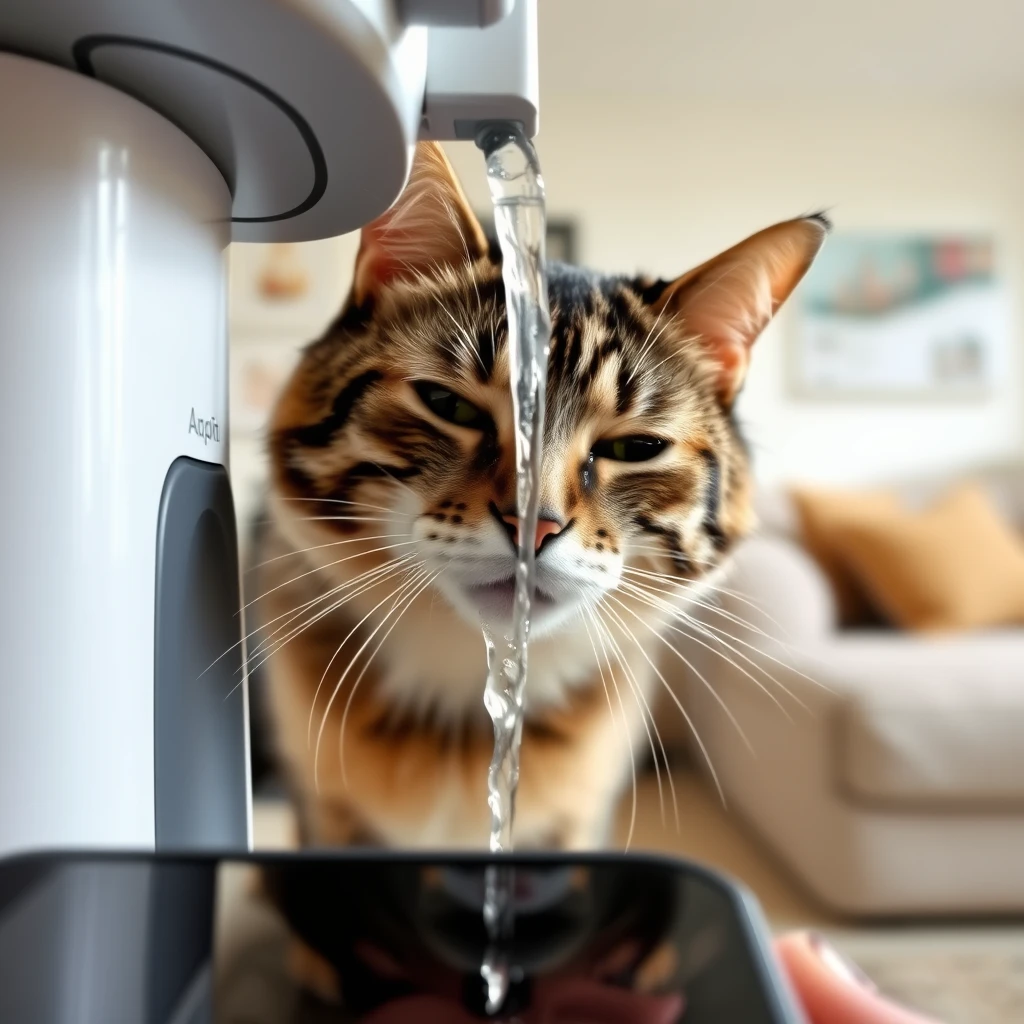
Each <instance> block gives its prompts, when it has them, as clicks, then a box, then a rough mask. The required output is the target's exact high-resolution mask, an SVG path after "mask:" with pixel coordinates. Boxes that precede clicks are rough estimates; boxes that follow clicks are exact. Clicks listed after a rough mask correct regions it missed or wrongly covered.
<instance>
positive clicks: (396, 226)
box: [352, 142, 488, 305]
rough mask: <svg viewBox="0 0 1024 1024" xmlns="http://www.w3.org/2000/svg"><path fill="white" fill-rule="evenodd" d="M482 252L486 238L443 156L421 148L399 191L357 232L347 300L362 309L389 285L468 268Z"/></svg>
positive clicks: (431, 145) (428, 145)
mask: <svg viewBox="0 0 1024 1024" xmlns="http://www.w3.org/2000/svg"><path fill="white" fill-rule="evenodd" d="M487 251H488V245H487V237H486V235H485V234H484V232H483V229H482V228H481V227H480V222H479V221H478V220H477V219H476V216H475V215H474V214H473V211H472V209H471V208H470V205H469V202H468V201H467V199H466V196H465V193H464V192H463V191H462V186H461V185H460V184H459V181H458V178H456V176H455V171H454V170H453V169H452V165H451V164H450V163H449V162H448V157H447V156H445V153H444V150H442V149H441V147H440V146H439V145H438V144H437V143H436V142H421V143H419V144H418V145H417V146H416V156H415V158H414V160H413V165H412V171H411V173H410V175H409V182H408V184H407V185H406V186H405V190H404V191H403V192H402V194H401V195H400V196H399V197H398V199H397V200H396V201H395V204H394V206H392V207H391V209H390V210H388V211H387V212H386V213H384V214H382V215H381V216H380V217H378V218H377V219H376V220H375V221H373V222H372V223H370V224H368V225H367V226H366V227H365V228H363V231H362V235H361V237H360V242H359V254H358V255H357V256H356V271H355V280H354V282H353V294H352V298H353V300H354V301H355V303H356V305H362V303H363V302H364V301H365V300H366V299H368V298H370V297H372V296H373V295H374V294H376V293H377V292H378V291H380V289H381V288H383V287H385V286H387V285H388V284H390V283H391V282H393V281H397V280H402V279H408V278H413V277H418V276H421V275H423V274H426V275H428V276H429V275H431V274H435V273H436V272H437V271H438V269H440V268H446V267H457V266H468V265H469V264H471V263H475V262H476V261H477V260H478V259H481V258H483V257H484V256H486V255H487Z"/></svg>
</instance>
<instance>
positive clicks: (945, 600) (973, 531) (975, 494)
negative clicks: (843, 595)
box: [833, 484, 1024, 631]
mask: <svg viewBox="0 0 1024 1024" xmlns="http://www.w3.org/2000/svg"><path fill="white" fill-rule="evenodd" d="M833 536H834V538H835V541H836V548H837V551H838V552H839V554H840V556H841V558H842V559H843V561H844V563H845V564H846V566H847V567H848V568H849V569H850V570H851V571H852V572H853V573H854V575H855V576H857V578H858V579H859V580H860V582H861V583H862V584H863V586H864V588H865V589H866V590H867V592H868V593H869V594H871V596H872V597H873V598H874V600H875V602H876V603H877V605H878V606H879V607H880V608H882V609H883V610H884V611H885V612H886V614H887V616H888V617H889V618H890V620H891V621H893V622H894V623H896V624H897V625H899V626H902V627H903V628H905V629H918V630H930V631H943V630H955V629H972V628H978V627H982V628H984V627H993V626H1006V625H1024V541H1022V539H1021V538H1020V537H1019V536H1018V535H1017V533H1016V531H1015V530H1014V529H1013V528H1012V527H1010V526H1009V525H1008V524H1007V523H1006V521H1005V520H1004V519H1003V518H1001V516H1000V515H999V513H998V512H997V511H996V510H995V508H994V507H993V505H992V502H991V500H990V499H989V498H988V496H987V495H986V494H985V492H984V491H983V490H982V489H981V488H980V487H978V486H976V485H974V484H962V485H960V486H958V487H955V488H953V489H952V490H951V491H950V492H949V493H948V494H946V495H945V496H944V497H943V499H942V500H941V501H940V502H938V503H937V504H936V505H934V506H933V507H932V508H930V509H927V510H926V511H924V512H920V513H914V512H909V511H906V510H905V509H902V508H899V507H897V506H894V507H893V508H891V509H888V510H886V509H884V508H879V509H874V510H872V511H871V512H870V513H869V514H867V515H865V516H863V517H861V518H860V519H858V520H856V521H851V522H848V523H845V524H842V525H841V526H837V528H836V530H835V532H834V534H833Z"/></svg>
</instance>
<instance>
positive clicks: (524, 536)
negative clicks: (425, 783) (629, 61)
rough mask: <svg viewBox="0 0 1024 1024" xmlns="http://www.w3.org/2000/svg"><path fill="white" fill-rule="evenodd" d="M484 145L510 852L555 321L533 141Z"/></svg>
mask: <svg viewBox="0 0 1024 1024" xmlns="http://www.w3.org/2000/svg"><path fill="white" fill-rule="evenodd" d="M477 144H478V145H479V146H480V148H481V149H482V150H483V152H484V155H485V157H486V159H487V181H488V184H489V186H490V191H491V199H492V201H493V203H494V222H495V228H496V230H497V235H498V241H499V243H500V245H501V252H502V277H503V279H504V283H505V303H506V309H507V316H508V350H509V374H510V378H511V382H512V407H513V412H514V416H515V429H516V435H515V449H516V514H517V516H518V518H519V557H518V560H517V564H516V579H515V604H514V608H513V615H512V628H511V632H510V635H507V636H505V635H503V634H502V633H500V632H498V633H496V632H495V630H494V628H492V626H491V625H490V624H489V623H483V630H484V640H485V642H486V645H487V686H486V689H485V692H484V706H485V707H486V708H487V712H488V714H489V715H490V717H491V721H492V723H493V725H494V756H493V758H492V760H491V766H490V770H489V771H488V775H487V803H488V806H489V807H490V811H491V835H490V848H491V852H492V853H502V852H507V851H510V850H511V849H512V827H513V823H514V819H515V801H516V787H517V785H518V782H519V744H520V740H521V738H522V732H523V710H524V706H523V705H524V695H525V687H526V669H527V645H528V642H529V634H530V603H531V600H532V598H533V591H534V537H535V535H536V530H537V510H538V502H539V497H540V495H539V489H540V460H541V447H542V439H543V433H544V394H545V384H546V381H547V368H548V346H549V343H550V339H551V320H550V315H549V312H548V293H547V281H546V278H545V275H544V238H545V230H546V227H545V207H544V181H543V179H542V178H541V175H540V166H539V164H538V162H537V154H536V151H535V150H534V148H533V145H532V143H531V142H530V140H529V139H527V138H526V137H525V136H524V135H523V134H522V133H521V132H520V131H519V130H518V129H517V128H515V127H514V126H512V125H499V126H495V127H493V128H490V129H488V130H487V131H485V132H483V133H481V135H480V136H479V137H478V139H477ZM514 884H515V880H514V877H513V873H512V871H511V869H510V868H509V867H507V866H503V865H495V866H493V867H491V868H490V869H489V871H488V875H487V888H486V893H485V897H484V923H485V925H486V927H487V933H488V936H489V939H490V943H491V948H490V950H489V951H488V954H487V956H486V957H485V960H484V963H483V966H482V967H481V977H482V979H483V981H484V984H485V986H486V1008H487V1012H488V1014H491V1015H497V1014H499V1013H500V1012H501V1008H502V1006H503V1005H504V1003H505V1000H506V996H507V993H508V987H509V971H510V968H509V964H508V962H507V960H506V958H505V957H504V955H503V953H502V947H503V946H504V945H506V943H507V939H508V937H509V936H510V934H511V929H512V925H513V921H512V911H513V906H512V892H513V888H514Z"/></svg>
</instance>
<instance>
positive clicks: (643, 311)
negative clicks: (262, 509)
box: [270, 144, 828, 633]
mask: <svg viewBox="0 0 1024 1024" xmlns="http://www.w3.org/2000/svg"><path fill="white" fill-rule="evenodd" d="M827 229H828V223H827V221H826V220H825V219H824V218H823V217H820V216H814V217H807V218H802V219H797V220H792V221H788V222H786V223H783V224H778V225H776V226H774V227H771V228H768V229H766V230H764V231H761V232H760V233H758V234H756V235H754V236H752V237H751V238H749V239H747V240H746V241H745V242H741V243H740V244H739V245H737V246H735V247H734V248H732V249H729V250H728V251H727V252H725V253H723V254H721V255H720V256H717V257H715V258H714V259H712V260H710V261H709V262H707V263H705V264H703V265H701V266H699V267H697V268H696V269H694V270H691V271H689V272H688V273H686V274H684V275H683V276H682V277H679V278H676V279H675V280H671V281H663V280H653V279H648V278H630V277H605V276H600V275H597V274H592V273H588V272H586V271H582V270H578V269H576V268H571V267H566V266H560V265H552V266H551V267H550V277H549V283H548V288H549V294H550V300H551V321H552V336H551V355H550V361H549V374H548V396H547V407H546V427H545V433H544V444H543V474H542V485H541V495H540V505H541V520H542V523H541V526H540V528H539V529H538V534H537V549H538V555H537V586H538V594H537V600H536V603H535V606H534V626H533V629H534V631H535V632H537V633H549V632H551V631H554V630H557V629H558V628H559V627H560V626H562V625H565V624H567V623H569V622H571V621H573V620H574V619H577V618H578V615H577V613H578V611H579V609H580V608H581V607H587V606H590V605H594V604H596V603H597V602H598V601H600V600H602V599H604V598H606V597H608V595H611V596H610V597H608V599H609V600H612V599H616V595H615V594H611V592H612V591H614V590H616V588H618V590H619V596H620V597H621V596H623V595H632V596H636V589H637V588H639V589H641V590H643V591H645V592H646V593H647V594H648V595H649V597H651V598H654V599H656V597H655V595H656V594H657V592H658V591H659V590H663V591H666V592H667V591H669V590H672V589H674V587H675V584H678V583H682V584H690V583H694V582H696V581H699V580H700V579H701V578H702V577H704V576H706V575H707V574H708V573H710V572H711V571H713V570H714V569H715V568H716V567H717V566H718V565H719V564H720V563H721V562H722V560H723V559H724V558H725V557H726V555H727V553H728V552H729V550H730V548H731V547H732V546H733V545H734V544H735V543H736V541H737V540H738V539H739V538H741V537H742V536H743V535H744V534H745V533H746V532H747V531H748V529H749V528H750V525H751V520H752V508H751V489H752V488H751V480H750V470H749V466H748V458H747V452H746V448H745V446H744V443H743V440H742V438H741V437H740V435H739V433H738V430H737V426H736V424H735V422H734V420H733V417H732V407H733V403H734V401H735V399H736V396H737V394H738V392H739V390H740V388H741V386H742V383H743V379H744V375H745V373H746V370H747V365H748V361H749V356H750V351H751V347H752V345H753V344H754V341H755V340H756V338H757V337H758V335H759V334H760V333H761V332H762V330H763V329H764V327H765V325H766V324H767V323H768V321H769V320H770V319H771V318H772V316H773V315H774V314H775V312H776V310H777V309H778V307H779V306H780V304H781V303H782V302H783V301H784V300H785V299H786V297H787V296H788V295H789V294H790V292H791V291H792V290H793V288H794V287H795V286H796V284H797V283H798V282H799V281H800V279H801V277H802V276H803V275H804V273H805V272H806V270H807V269H808V267H809V266H810V264H811V261H812V260H813V258H814V256H815V254H816V253H817V251H818V249H819V248H820V246H821V244H822V242H823V240H824V237H825V234H826V232H827ZM270 439H271V454H272V459H273V477H272V492H273V497H274V500H275V504H276V510H277V516H278V519H279V520H282V521H283V522H284V523H285V528H286V529H287V530H288V532H289V533H290V535H291V538H290V539H291V540H292V542H293V543H295V544H296V545H297V546H300V547H303V548H308V549H310V550H311V551H315V552H316V555H315V558H316V560H317V562H318V563H319V564H320V565H321V566H324V567H325V568H326V571H328V572H330V573H333V574H335V579H336V580H337V583H338V585H339V586H340V585H342V584H345V583H347V584H349V585H350V586H355V587H356V589H358V587H359V586H363V585H366V586H371V585H372V584H373V583H374V582H379V581H381V580H385V579H391V580H396V581H402V580H403V579H404V580H405V581H406V582H408V581H411V580H415V581H417V585H418V583H427V582H428V581H429V585H430V586H432V587H434V588H435V589H436V590H437V591H438V592H439V593H440V594H441V595H443V596H444V598H446V599H447V601H448V602H449V603H450V604H451V605H452V606H453V607H454V608H455V609H456V610H457V611H458V612H460V613H461V614H462V615H463V616H464V617H465V618H466V619H467V620H470V621H472V622H477V621H478V620H479V617H480V616H481V614H482V615H483V616H484V617H485V618H487V619H489V620H490V621H491V622H492V623H493V624H494V625H496V626H499V625H502V624H504V622H506V621H507V620H508V618H509V616H510V613H511V608H512V578H513V573H514V568H515V556H516V552H515V546H514V542H513V537H514V520H513V519H512V517H514V515H515V459H514V440H513V422H512V400H511V394H510V389H509V361H508V339H507V335H506V321H505V295H504V289H503V286H502V280H501V265H500V254H498V253H497V252H495V251H493V250H492V248H491V247H490V246H489V245H488V242H487V239H486V237H485V234H484V232H483V231H482V229H481V227H480V225H479V223H478V222H477V220H476V218H475V217H474V215H473V213H472V211H471V209H470V207H469V205H468V204H467V202H466V199H465V197H464V195H463V193H462V190H461V188H460V187H459V184H458V182H457V181H456V179H455V177H454V174H453V172H452V169H451V166H450V165H449V163H448V161H447V159H446V158H445V156H444V154H443V152H442V151H441V150H440V148H438V147H437V146H434V145H431V144H423V145H421V146H420V147H419V150H418V152H417V157H416V161H415V164H414V168H413V172H412V177H411V179H410V182H409V185H408V187H407V188H406V190H405V192H404V194H403V195H402V197H401V198H400V199H399V200H398V202H397V203H396V205H395V206H394V207H392V209H391V210H389V211H388V212H387V213H386V214H384V215H383V216H382V217H380V218H379V219H378V220H377V221H376V222H374V223H373V224H371V225H370V226H369V227H367V228H366V229H365V230H364V232H363V236H362V242H361V246H360V250H359V255H358V257H357V263H356V267H355V276H354V285H353V288H352V293H351V295H350V297H349V300H348V302H347V304H346V307H345V309H344V310H343V311H342V314H341V316H340V317H339V318H338V320H337V321H336V322H335V323H334V324H333V325H332V327H331V328H330V329H329V330H328V331H327V333H326V334H325V335H324V337H323V338H322V339H321V340H320V341H318V342H316V343H315V344H313V345H312V346H310V347H309V348H308V349H307V350H306V352H305V355H304V357H303V359H302V361H301V363H300V365H299V366H298V368H297V370H296V372H295V373H294V375H293V376H292V378H291V380H290V382H289V383H288V385H287V387H286V389H285V392H284V394H283V396H282V398H281V400H280V402H279V404H278V407H277V410H276V412H275V415H274V417H273V421H272V426H271V433H270ZM510 520H511V521H510ZM403 574H406V575H403ZM655 574H660V575H655ZM360 579H361V580H362V581H365V583H363V582H358V580H360ZM409 585H410V586H412V584H411V583H410V584H409ZM407 592H408V593H411V592H412V591H411V590H409V591H407Z"/></svg>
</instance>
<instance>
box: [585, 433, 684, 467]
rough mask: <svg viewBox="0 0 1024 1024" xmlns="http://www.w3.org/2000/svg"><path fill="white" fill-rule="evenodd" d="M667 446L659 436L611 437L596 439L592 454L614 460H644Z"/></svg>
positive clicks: (651, 457)
mask: <svg viewBox="0 0 1024 1024" xmlns="http://www.w3.org/2000/svg"><path fill="white" fill-rule="evenodd" d="M667 447H668V441H663V440H662V439H661V438H660V437H612V438H609V439H608V440H606V441H598V442H597V444H595V445H594V455H595V456H596V457H597V458H599V459H614V460H615V461H616V462H646V461H647V460H648V459H653V458H654V456H655V455H657V454H658V453H659V452H662V451H664V450H665V449H666V448H667Z"/></svg>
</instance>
